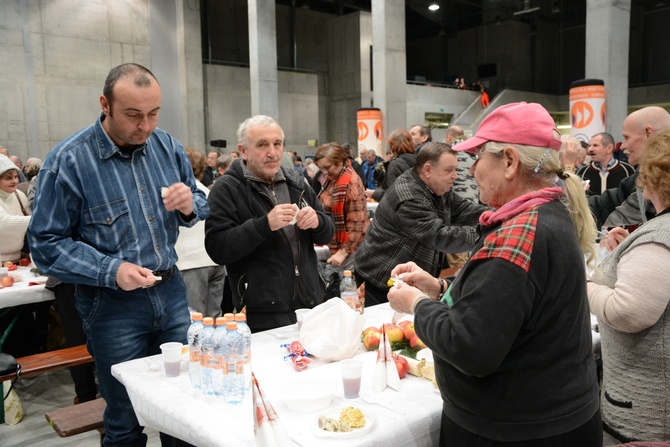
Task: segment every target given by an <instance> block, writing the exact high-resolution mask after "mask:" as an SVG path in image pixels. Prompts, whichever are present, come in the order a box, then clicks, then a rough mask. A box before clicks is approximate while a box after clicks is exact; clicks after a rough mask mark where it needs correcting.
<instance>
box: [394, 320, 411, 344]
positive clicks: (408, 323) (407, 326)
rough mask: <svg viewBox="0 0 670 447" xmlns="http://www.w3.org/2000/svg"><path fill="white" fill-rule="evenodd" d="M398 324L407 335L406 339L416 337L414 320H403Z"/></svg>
mask: <svg viewBox="0 0 670 447" xmlns="http://www.w3.org/2000/svg"><path fill="white" fill-rule="evenodd" d="M397 324H398V326H400V328H401V329H402V333H403V335H404V336H405V339H406V340H411V339H412V337H414V335H415V332H414V322H413V321H410V320H402V321H400V322H399V323H397Z"/></svg>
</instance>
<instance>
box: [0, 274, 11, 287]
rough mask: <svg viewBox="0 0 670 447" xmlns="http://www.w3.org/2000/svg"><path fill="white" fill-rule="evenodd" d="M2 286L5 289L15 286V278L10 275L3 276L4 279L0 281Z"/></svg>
mask: <svg viewBox="0 0 670 447" xmlns="http://www.w3.org/2000/svg"><path fill="white" fill-rule="evenodd" d="M0 284H2V286H3V287H11V286H13V285H14V278H13V277H11V276H9V275H7V276H3V277H2V279H0Z"/></svg>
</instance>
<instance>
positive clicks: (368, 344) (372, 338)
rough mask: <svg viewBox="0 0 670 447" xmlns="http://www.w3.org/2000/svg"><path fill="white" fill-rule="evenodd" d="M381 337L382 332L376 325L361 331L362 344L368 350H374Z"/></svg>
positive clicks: (377, 346)
mask: <svg viewBox="0 0 670 447" xmlns="http://www.w3.org/2000/svg"><path fill="white" fill-rule="evenodd" d="M381 339H382V333H381V332H380V331H379V329H377V328H376V327H369V328H367V329H365V330H364V331H363V346H365V349H367V350H368V351H374V350H375V349H377V348H379V342H380V341H381Z"/></svg>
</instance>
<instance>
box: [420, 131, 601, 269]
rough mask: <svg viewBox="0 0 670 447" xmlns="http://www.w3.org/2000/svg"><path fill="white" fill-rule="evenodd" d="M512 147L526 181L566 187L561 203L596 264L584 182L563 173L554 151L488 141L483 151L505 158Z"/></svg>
mask: <svg viewBox="0 0 670 447" xmlns="http://www.w3.org/2000/svg"><path fill="white" fill-rule="evenodd" d="M510 146H511V147H513V148H515V149H516V150H517V152H518V154H519V161H520V162H521V165H522V169H523V173H524V175H525V179H526V180H525V181H527V182H528V183H529V184H533V183H536V184H543V185H544V186H543V187H549V186H559V185H560V186H561V187H562V188H563V196H562V197H561V202H562V203H563V205H565V207H566V208H567V210H568V212H569V213H570V217H572V221H573V223H574V225H575V230H576V233H577V238H578V240H579V246H580V248H581V249H582V253H584V254H585V255H586V257H587V263H588V264H589V265H590V266H593V265H594V262H595V251H594V248H593V241H595V240H596V223H595V220H594V219H593V215H592V214H591V209H590V208H589V205H588V201H587V200H586V195H585V194H584V188H583V187H582V182H581V179H580V178H579V177H577V176H576V175H574V174H569V173H567V172H564V171H563V167H562V165H561V161H560V159H559V157H558V151H556V150H554V149H549V148H546V147H539V146H528V145H523V144H512V143H498V142H495V141H489V142H487V143H485V144H484V145H483V146H482V148H481V151H482V152H489V153H491V154H495V155H497V156H502V153H503V150H504V149H505V148H506V147H510ZM421 152H423V150H421ZM419 155H421V153H419ZM417 162H418V160H417ZM562 176H564V177H563V178H564V180H561V179H559V178H560V177H562ZM522 181H523V180H522Z"/></svg>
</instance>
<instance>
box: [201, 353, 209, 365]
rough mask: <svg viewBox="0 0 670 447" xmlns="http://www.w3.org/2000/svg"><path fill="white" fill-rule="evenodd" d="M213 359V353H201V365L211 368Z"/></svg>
mask: <svg viewBox="0 0 670 447" xmlns="http://www.w3.org/2000/svg"><path fill="white" fill-rule="evenodd" d="M211 361H212V354H205V353H204V352H202V353H200V366H202V367H203V368H210V366H209V365H210V362H211Z"/></svg>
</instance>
